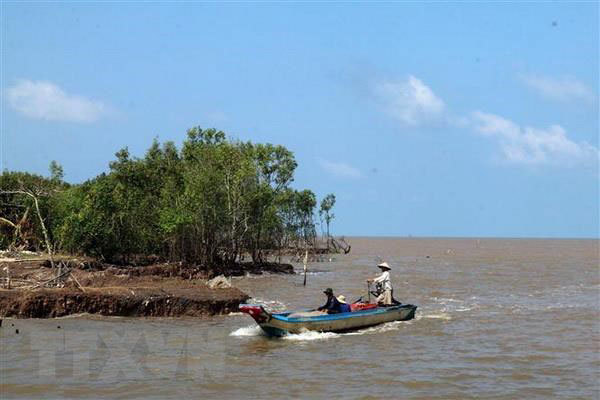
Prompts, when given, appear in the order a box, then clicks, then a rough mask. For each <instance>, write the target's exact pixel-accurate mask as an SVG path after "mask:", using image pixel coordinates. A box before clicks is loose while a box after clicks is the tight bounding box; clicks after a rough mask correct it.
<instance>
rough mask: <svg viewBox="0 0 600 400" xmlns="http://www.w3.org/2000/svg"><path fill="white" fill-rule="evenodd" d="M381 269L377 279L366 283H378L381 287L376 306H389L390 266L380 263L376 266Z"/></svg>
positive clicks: (390, 290)
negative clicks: (381, 290)
mask: <svg viewBox="0 0 600 400" xmlns="http://www.w3.org/2000/svg"><path fill="white" fill-rule="evenodd" d="M377 266H378V267H379V269H381V275H379V276H378V277H377V278H372V279H367V282H369V283H371V282H375V283H380V284H381V286H382V287H383V292H382V293H380V294H379V296H378V297H377V304H380V305H384V306H390V305H392V304H393V302H392V290H393V289H392V281H391V280H390V270H391V269H392V268H390V265H389V264H388V263H387V262H382V263H381V264H379V265H377Z"/></svg>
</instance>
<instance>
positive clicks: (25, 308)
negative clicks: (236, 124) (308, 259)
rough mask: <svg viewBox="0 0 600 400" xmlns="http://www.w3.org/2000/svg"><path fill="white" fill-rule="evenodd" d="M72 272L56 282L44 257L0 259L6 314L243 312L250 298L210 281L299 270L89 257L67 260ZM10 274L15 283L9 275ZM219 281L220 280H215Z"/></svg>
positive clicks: (0, 298)
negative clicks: (117, 262)
mask: <svg viewBox="0 0 600 400" xmlns="http://www.w3.org/2000/svg"><path fill="white" fill-rule="evenodd" d="M61 261H62V264H61V265H62V268H63V270H65V271H67V272H69V273H68V275H66V276H65V277H64V278H62V279H61V281H60V282H58V283H57V282H56V281H53V278H55V277H56V270H55V269H52V268H49V265H50V263H49V261H48V260H44V259H36V260H16V261H6V260H4V261H3V262H0V266H1V267H2V268H4V267H7V268H8V270H7V271H4V270H3V271H0V272H1V273H2V282H1V284H0V287H1V289H0V318H1V317H17V318H52V317H61V316H65V315H69V314H78V313H90V314H101V315H107V316H129V317H133V316H142V317H174V316H193V317H198V316H210V315H216V314H226V313H229V312H234V311H237V309H238V305H239V304H240V303H243V302H245V301H247V300H248V298H249V296H248V295H246V294H245V293H244V292H242V291H241V290H239V289H237V288H235V287H230V284H229V282H228V280H227V279H225V278H222V279H221V281H220V284H219V285H216V286H215V285H211V286H209V284H208V283H209V281H208V279H210V278H212V277H214V276H217V275H221V274H219V273H220V272H221V273H224V274H225V275H227V276H240V275H246V274H260V273H263V272H269V273H286V274H289V273H293V272H294V271H293V268H292V266H291V265H289V264H277V263H262V264H252V263H244V264H239V265H235V266H231V267H228V268H227V269H224V268H223V269H222V270H221V269H215V268H211V269H210V270H208V269H206V268H202V267H197V266H184V265H181V264H158V265H148V266H143V267H132V266H116V265H110V264H103V263H99V262H97V261H94V260H87V259H74V258H71V259H62V260H61ZM9 276H10V286H9V284H8V279H7V278H8V277H9ZM213 283H214V282H213Z"/></svg>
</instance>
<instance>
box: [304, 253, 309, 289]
mask: <svg viewBox="0 0 600 400" xmlns="http://www.w3.org/2000/svg"><path fill="white" fill-rule="evenodd" d="M306 263H308V249H307V250H305V251H304V286H306Z"/></svg>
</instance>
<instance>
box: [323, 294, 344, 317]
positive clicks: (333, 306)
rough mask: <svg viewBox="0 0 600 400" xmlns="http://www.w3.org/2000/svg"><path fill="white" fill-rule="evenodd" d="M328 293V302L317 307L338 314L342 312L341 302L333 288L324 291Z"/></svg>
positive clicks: (328, 312)
mask: <svg viewBox="0 0 600 400" xmlns="http://www.w3.org/2000/svg"><path fill="white" fill-rule="evenodd" d="M323 293H325V294H326V295H327V303H325V304H324V305H323V306H321V307H319V308H317V310H319V311H325V312H326V313H327V314H338V313H341V312H342V308H341V304H340V302H339V301H338V299H336V298H335V296H334V295H333V289H331V288H327V289H325V290H324V291H323Z"/></svg>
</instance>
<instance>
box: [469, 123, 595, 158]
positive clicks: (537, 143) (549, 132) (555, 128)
mask: <svg viewBox="0 0 600 400" xmlns="http://www.w3.org/2000/svg"><path fill="white" fill-rule="evenodd" d="M472 120H473V127H474V129H475V130H476V131H477V132H479V133H481V134H483V135H486V136H490V137H494V138H496V139H497V140H498V142H499V144H500V147H501V149H502V155H503V157H504V159H505V161H507V162H510V163H515V164H563V165H565V164H566V165H573V164H579V163H589V162H597V161H598V155H599V153H598V149H597V148H596V147H594V146H592V145H590V144H589V143H586V142H581V143H576V142H573V141H572V140H571V139H569V138H568V137H567V134H566V131H565V130H564V129H563V127H561V126H560V125H552V126H550V127H549V128H546V129H540V128H533V127H529V126H525V127H522V126H520V125H518V124H516V123H514V122H512V121H510V120H508V119H505V118H502V117H500V116H498V115H495V114H489V113H484V112H480V111H476V112H474V113H472Z"/></svg>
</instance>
